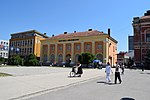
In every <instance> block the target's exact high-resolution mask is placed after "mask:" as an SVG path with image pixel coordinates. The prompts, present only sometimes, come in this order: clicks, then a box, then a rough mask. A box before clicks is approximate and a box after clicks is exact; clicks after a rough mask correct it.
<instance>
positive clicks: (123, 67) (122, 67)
mask: <svg viewBox="0 0 150 100" xmlns="http://www.w3.org/2000/svg"><path fill="white" fill-rule="evenodd" d="M124 69H125V65H124V64H123V63H122V66H121V70H122V72H121V74H122V75H124Z"/></svg>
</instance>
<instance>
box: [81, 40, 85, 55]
mask: <svg viewBox="0 0 150 100" xmlns="http://www.w3.org/2000/svg"><path fill="white" fill-rule="evenodd" d="M83 52H84V42H83V41H81V53H83Z"/></svg>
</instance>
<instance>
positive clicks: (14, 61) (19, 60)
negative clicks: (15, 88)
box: [8, 55, 22, 65]
mask: <svg viewBox="0 0 150 100" xmlns="http://www.w3.org/2000/svg"><path fill="white" fill-rule="evenodd" d="M8 64H10V65H21V64H22V58H21V57H20V56H19V55H14V56H12V57H10V58H9V59H8Z"/></svg>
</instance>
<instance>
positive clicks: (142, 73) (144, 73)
mask: <svg viewBox="0 0 150 100" xmlns="http://www.w3.org/2000/svg"><path fill="white" fill-rule="evenodd" d="M140 74H148V75H150V73H144V72H141V73H140Z"/></svg>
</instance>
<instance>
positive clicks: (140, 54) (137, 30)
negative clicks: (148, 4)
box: [132, 10, 150, 64]
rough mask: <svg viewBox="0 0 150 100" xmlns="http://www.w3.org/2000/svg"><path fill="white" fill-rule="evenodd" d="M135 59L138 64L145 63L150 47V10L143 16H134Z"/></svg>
mask: <svg viewBox="0 0 150 100" xmlns="http://www.w3.org/2000/svg"><path fill="white" fill-rule="evenodd" d="M132 25H133V31H134V60H135V63H136V64H141V63H144V60H145V57H146V56H145V55H146V54H147V51H148V50H149V49H150V10H149V11H147V12H146V13H145V14H144V16H142V17H134V18H133V23H132Z"/></svg>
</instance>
